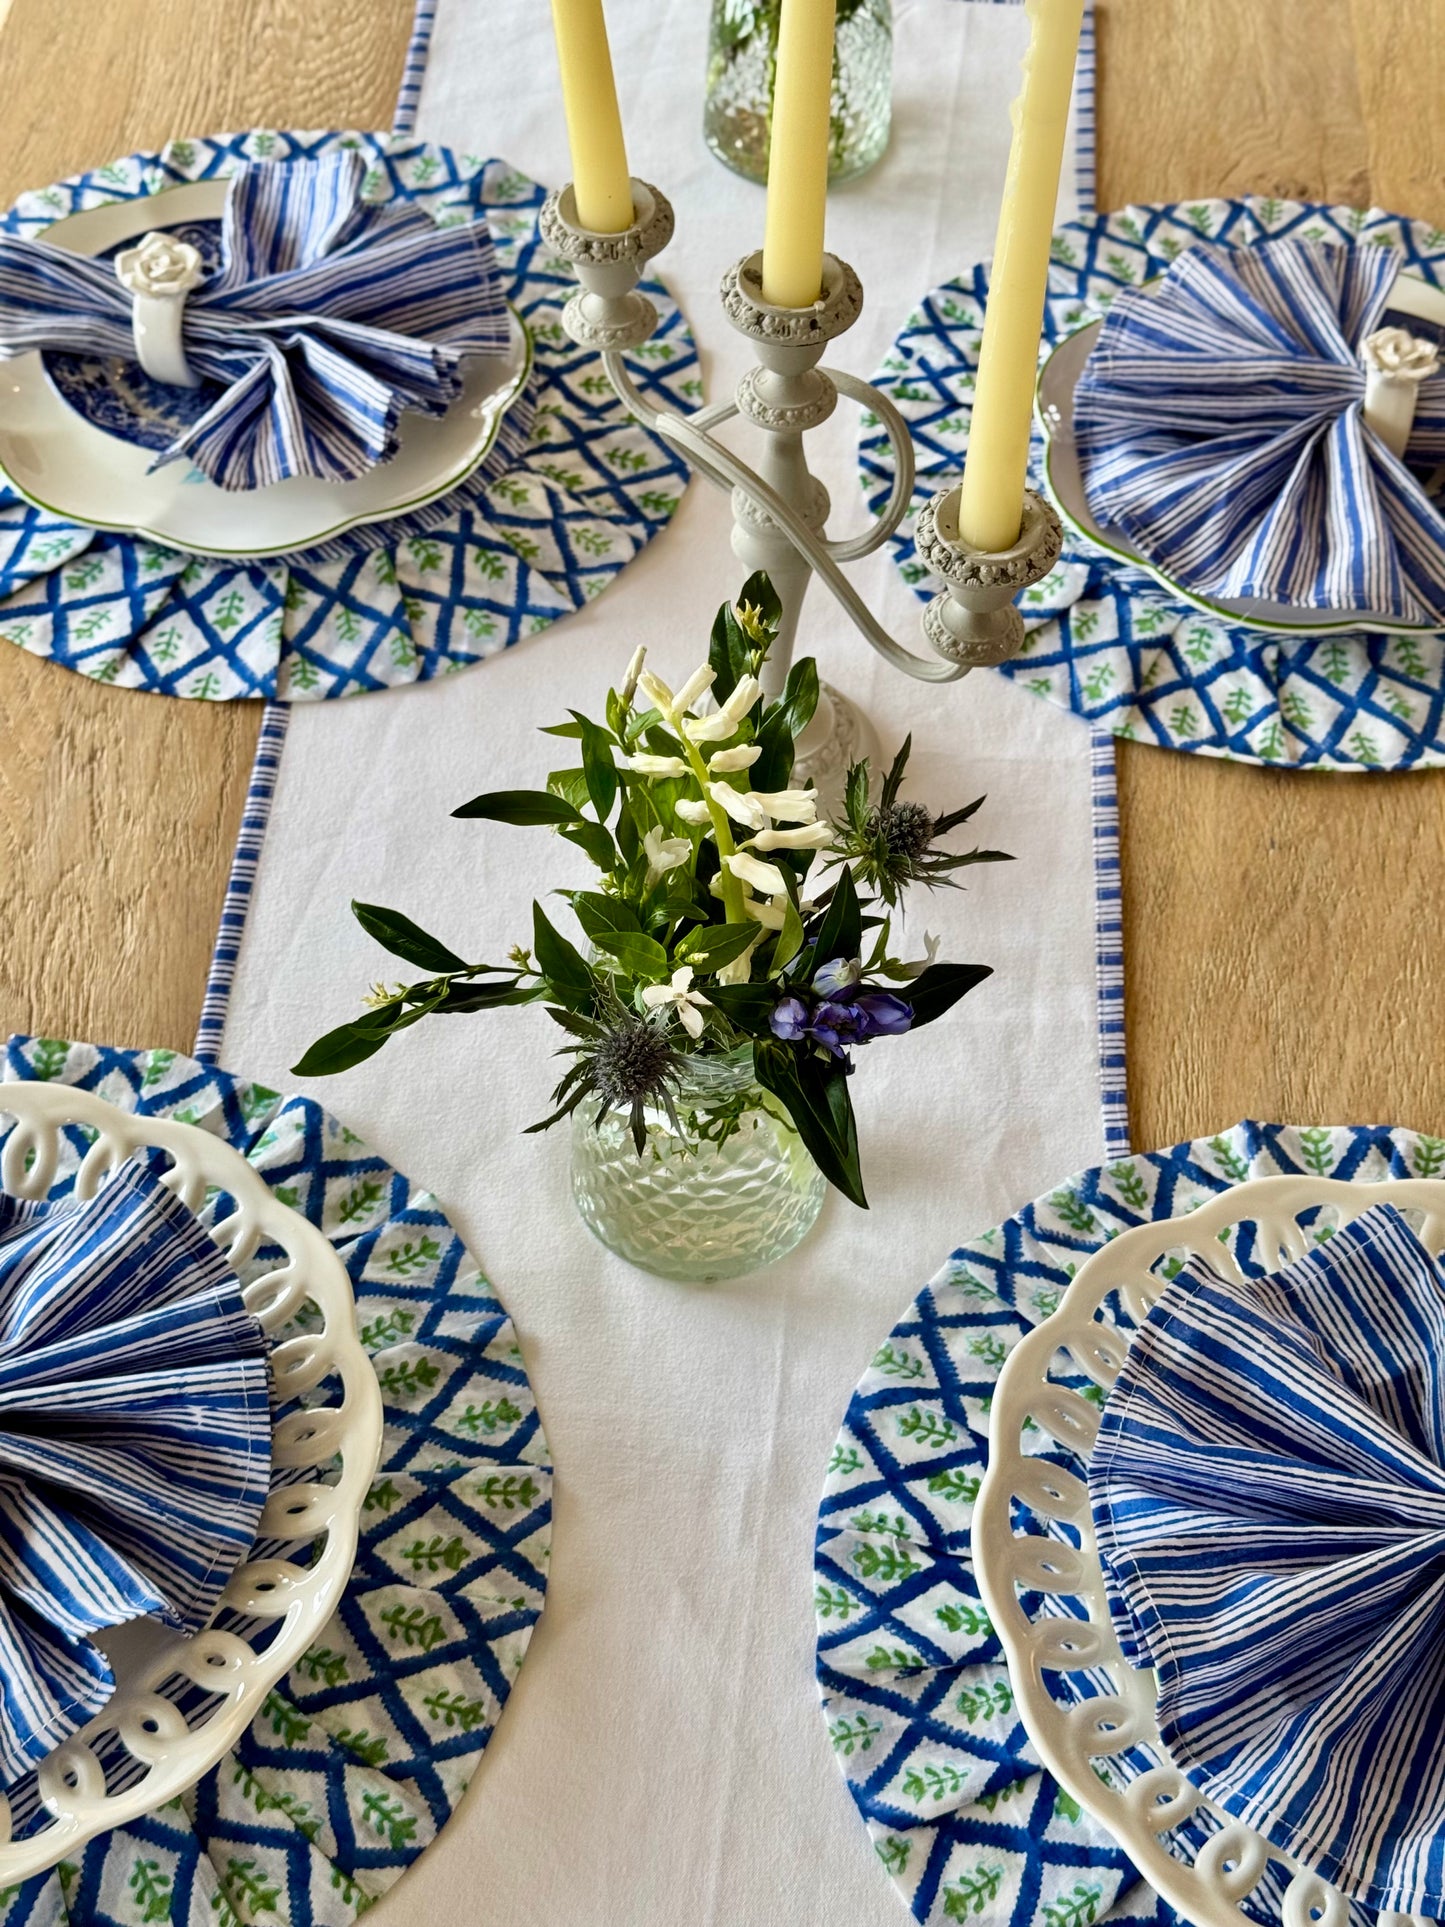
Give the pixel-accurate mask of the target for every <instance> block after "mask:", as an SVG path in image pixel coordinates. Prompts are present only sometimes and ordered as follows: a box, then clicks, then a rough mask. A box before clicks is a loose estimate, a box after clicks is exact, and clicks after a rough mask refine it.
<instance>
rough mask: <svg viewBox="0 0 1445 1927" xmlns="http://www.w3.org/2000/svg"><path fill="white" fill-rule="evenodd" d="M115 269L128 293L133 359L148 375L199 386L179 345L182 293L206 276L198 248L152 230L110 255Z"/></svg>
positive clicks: (184, 385) (183, 310)
mask: <svg viewBox="0 0 1445 1927" xmlns="http://www.w3.org/2000/svg"><path fill="white" fill-rule="evenodd" d="M115 272H116V276H117V278H118V280H119V281H120V284H121V286H122V287H123V288H125V289H126V290H127V292H128V293H129V294H130V296H131V302H132V305H131V330H132V332H133V333H134V335H135V353H136V360H137V361H138V362H139V363H140V365H141V367H142V368H144V369H145V371H146V373H147V374H148V375H149V376H150V378H151V380H152V381H164V382H169V383H170V384H171V386H172V387H175V388H199V387H200V385H201V378H200V376H199V375H198V374H196V373H195V371H194V369H192V367H191V365H190V363H189V362H188V361H187V360H186V351H185V349H184V348H183V347H182V345H181V330H182V328H183V327H184V326H185V318H186V296H187V295H188V294H189V293H190V292H191V290H192V288H198V287H199V286H200V285H201V283H202V281H204V280H205V278H206V271H205V269H204V267H203V266H202V264H201V256H200V252H199V250H198V249H196V248H193V247H192V246H191V244H190V242H189V241H181V240H178V239H177V238H176V236H175V235H173V234H159V233H156V232H155V231H154V230H152V232H151V233H149V234H147V235H145V236H144V237H143V238H142V239H141V240H140V241H138V242H137V243H136V245H135V246H134V247H133V248H126V249H124V250H123V251H122V252H121V253H120V254H118V255H117V256H116V257H115Z"/></svg>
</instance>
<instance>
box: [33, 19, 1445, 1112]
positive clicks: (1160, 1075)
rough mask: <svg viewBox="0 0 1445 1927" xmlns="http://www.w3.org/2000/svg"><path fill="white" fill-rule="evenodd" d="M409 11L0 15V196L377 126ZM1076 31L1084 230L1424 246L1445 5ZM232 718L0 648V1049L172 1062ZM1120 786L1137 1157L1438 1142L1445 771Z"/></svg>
mask: <svg viewBox="0 0 1445 1927" xmlns="http://www.w3.org/2000/svg"><path fill="white" fill-rule="evenodd" d="M642 3H643V0H613V4H614V5H619V6H628V5H633V6H635V5H640V4H642ZM697 3H698V5H700V6H701V5H703V4H705V0H697ZM411 11H412V4H411V0H367V4H366V5H365V6H360V7H358V6H356V5H354V4H343V0H106V4H105V5H103V6H99V5H96V4H95V0H11V4H10V8H9V13H8V17H7V15H6V12H5V0H0V70H3V72H4V73H5V74H6V76H7V78H8V80H9V86H8V88H7V100H6V114H5V117H4V119H3V121H0V200H3V201H4V202H6V203H8V202H9V201H10V200H12V199H13V198H14V196H15V195H16V194H18V193H19V192H20V191H21V190H22V189H24V188H27V187H35V186H38V185H41V184H43V183H44V182H46V181H49V180H52V179H55V178H57V177H58V176H60V175H62V174H66V173H70V172H73V171H75V170H77V169H79V168H82V167H87V166H93V165H95V164H96V163H98V162H101V161H104V160H107V159H109V158H111V157H112V156H113V155H116V154H123V153H126V152H128V151H130V150H131V149H133V148H137V147H143V146H146V145H148V144H150V145H159V144H160V143H161V141H162V140H164V139H165V138H166V137H167V136H168V135H171V134H174V133H176V132H177V131H185V130H193V129H202V130H205V129H212V128H226V127H237V126H243V125H244V126H252V125H260V124H266V123H270V124H273V125H279V126H293V127H306V126H338V125H347V124H349V125H353V126H360V127H380V126H385V125H387V124H388V122H389V119H390V115H391V109H392V105H393V102H394V100H395V96H396V89H397V82H398V79H399V76H400V73H401V66H402V57H403V53H404V50H405V47H406V40H407V33H408V28H409V25H410V16H411ZM1098 14H1099V57H1100V74H1099V95H1100V110H1101V111H1100V176H1099V198H1100V204H1101V205H1103V206H1107V207H1114V206H1120V205H1122V204H1124V203H1125V202H1127V201H1130V200H1141V201H1142V200H1169V199H1181V198H1185V197H1189V196H1200V195H1209V194H1225V193H1245V192H1258V193H1276V194H1281V195H1303V196H1314V197H1323V198H1328V199H1331V200H1340V201H1349V202H1354V203H1358V204H1363V203H1367V202H1370V201H1374V202H1377V203H1379V204H1380V205H1382V206H1385V207H1389V208H1394V209H1397V210H1400V211H1402V212H1408V213H1410V214H1415V215H1420V216H1424V217H1426V218H1430V219H1433V220H1434V221H1436V222H1439V223H1441V224H1442V225H1445V123H1442V116H1441V113H1440V101H1441V84H1442V79H1445V8H1442V7H1441V6H1440V4H1439V0H1273V3H1272V4H1270V5H1268V6H1262V5H1260V4H1259V0H1098ZM259 722H260V707H259V705H257V704H245V703H236V704H217V705H215V706H214V707H212V706H208V705H206V704H204V703H196V702H174V701H170V700H167V699H164V698H160V697H155V696H143V695H138V694H136V693H134V692H132V691H126V690H117V689H111V688H108V687H106V686H104V685H100V684H96V683H91V682H87V681H86V680H85V679H84V678H83V677H80V676H76V675H73V674H72V673H70V672H69V671H68V670H63V669H59V668H57V667H55V666H54V665H53V664H51V663H47V662H44V661H40V660H37V659H36V658H35V657H33V656H29V655H26V654H25V653H24V652H23V651H22V650H20V649H18V648H10V647H0V879H3V882H0V908H3V912H4V920H5V924H6V926H7V929H6V934H5V938H4V941H3V943H0V1023H3V1024H4V1026H5V1027H6V1028H7V1029H12V1030H26V1031H34V1032H39V1033H41V1034H44V1035H49V1036H59V1037H70V1038H90V1039H95V1040H96V1041H103V1042H106V1043H116V1044H129V1045H167V1046H170V1047H172V1048H178V1049H188V1048H189V1046H190V1044H191V1042H192V1039H193V1037H194V1035H195V1028H196V1020H197V1016H198V1014H199V1011H200V1004H201V993H202V989H203V986H204V982H205V975H206V965H207V961H208V958H209V955H210V948H211V942H212V938H213V936H214V933H215V928H216V922H217V918H218V915H219V912H220V907H221V899H222V895H223V892H224V889H225V881H226V872H227V867H228V864H229V861H230V854H231V848H232V844H233V842H234V839H235V834H236V829H237V825H238V823H239V820H240V814H241V805H242V801H243V798H244V795H245V789H246V779H247V774H248V772H249V769H250V763H251V755H252V751H253V748H254V745H255V739H256V731H257V728H258V726H259ZM1120 791H1121V796H1120V801H1121V807H1122V819H1123V837H1122V841H1123V851H1124V903H1125V935H1126V947H1127V949H1126V954H1127V965H1128V993H1127V997H1128V1001H1127V1011H1128V1048H1129V1062H1130V1075H1129V1083H1130V1113H1131V1121H1132V1128H1133V1137H1134V1142H1135V1143H1136V1144H1138V1145H1140V1146H1141V1147H1148V1146H1154V1145H1160V1144H1166V1143H1171V1142H1173V1141H1174V1140H1175V1139H1178V1138H1184V1137H1192V1136H1197V1135H1199V1134H1200V1133H1202V1132H1211V1131H1214V1130H1216V1129H1218V1128H1220V1127H1222V1126H1224V1125H1227V1124H1230V1123H1233V1122H1234V1121H1236V1120H1237V1119H1238V1118H1240V1117H1243V1116H1246V1115H1248V1116H1254V1117H1267V1118H1271V1119H1283V1120H1290V1121H1297V1122H1311V1123H1351V1124H1363V1123H1372V1122H1377V1121H1388V1122H1391V1123H1399V1124H1406V1125H1411V1126H1414V1127H1415V1128H1417V1129H1421V1130H1426V1131H1431V1132H1434V1133H1437V1134H1439V1135H1445V1081H1442V1079H1441V1078H1440V1077H1439V1076H1438V1075H1437V1073H1436V1066H1435V1062H1434V1058H1433V1049H1434V1046H1435V1042H1436V1036H1437V1033H1436V1031H1435V1028H1434V1026H1435V1023H1436V1021H1438V1019H1437V1012H1438V1009H1439V1006H1438V1005H1437V1003H1436V998H1437V997H1438V996H1439V995H1440V994H1441V991H1442V989H1445V927H1442V922H1445V920H1442V916H1441V901H1442V900H1441V897H1439V896H1437V894H1436V893H1437V891H1438V890H1439V889H1440V879H1441V877H1442V875H1445V772H1441V773H1427V774H1418V775H1410V776H1377V777H1370V776H1360V775H1356V776H1330V775H1308V776H1301V775H1298V774H1290V773H1287V772H1280V771H1267V770H1257V769H1250V768H1244V767H1241V766H1239V765H1236V764H1231V763H1223V762H1218V761H1214V760H1211V759H1206V758H1203V757H1192V756H1182V755H1177V754H1173V753H1169V752H1165V751H1162V750H1157V749H1151V748H1147V747H1144V746H1141V745H1137V744H1132V743H1128V744H1124V745H1122V746H1121V755H1120Z"/></svg>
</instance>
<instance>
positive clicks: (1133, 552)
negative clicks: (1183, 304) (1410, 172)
mask: <svg viewBox="0 0 1445 1927" xmlns="http://www.w3.org/2000/svg"><path fill="white" fill-rule="evenodd" d="M1157 279H1158V277H1156V280H1157ZM1405 282H1412V283H1418V286H1419V287H1420V288H1422V289H1426V290H1428V291H1429V292H1430V293H1432V294H1435V295H1436V296H1437V297H1438V290H1435V289H1431V288H1430V284H1429V283H1428V282H1426V281H1424V280H1422V279H1420V277H1418V276H1415V275H1402V276H1401V277H1400V282H1399V283H1397V284H1396V285H1397V286H1400V285H1401V284H1403V283H1405ZM1143 285H1144V286H1146V287H1147V286H1149V285H1150V284H1149V283H1147V282H1146V283H1144V284H1143ZM1103 326H1104V324H1103V322H1102V321H1091V322H1089V323H1088V324H1087V326H1085V327H1083V328H1080V329H1079V330H1078V331H1077V333H1075V334H1072V335H1069V336H1067V337H1066V339H1065V340H1063V341H1061V342H1060V343H1059V344H1058V346H1057V347H1056V348H1055V349H1054V350H1053V351H1052V353H1051V354H1050V355H1049V356H1048V358H1047V360H1045V362H1044V363H1043V365H1042V366H1041V368H1040V369H1039V379H1038V386H1037V389H1036V391H1035V396H1034V413H1035V414H1036V415H1037V417H1038V421H1039V426H1040V427H1041V428H1042V429H1043V432H1044V458H1043V471H1044V487H1045V488H1046V489H1047V491H1048V493H1049V496H1050V498H1051V500H1052V501H1053V504H1054V506H1055V508H1057V510H1058V511H1059V514H1060V515H1061V516H1063V518H1064V520H1065V522H1067V523H1068V525H1069V527H1070V528H1071V529H1072V530H1073V531H1074V533H1075V534H1076V535H1082V536H1083V537H1084V538H1085V540H1086V541H1089V542H1092V543H1093V544H1094V545H1095V547H1097V548H1100V549H1103V550H1104V551H1105V552H1106V553H1107V554H1109V555H1112V556H1113V557H1114V558H1115V560H1116V561H1119V562H1126V563H1128V564H1129V565H1130V566H1131V567H1132V568H1136V569H1142V570H1143V572H1144V573H1145V575H1147V576H1151V577H1152V578H1153V580H1154V581H1155V582H1157V583H1158V584H1159V586H1160V588H1161V589H1167V590H1168V591H1169V593H1170V594H1171V595H1173V596H1177V597H1178V598H1179V600H1180V601H1181V602H1183V603H1186V604H1187V605H1188V606H1189V607H1190V608H1191V609H1198V610H1199V612H1200V613H1201V614H1202V615H1207V616H1218V617H1220V618H1221V619H1222V620H1223V621H1225V622H1231V623H1233V624H1234V625H1235V626H1236V627H1237V628H1240V629H1253V630H1257V631H1259V632H1260V633H1261V634H1265V635H1288V636H1338V635H1349V634H1353V633H1355V632H1356V631H1359V630H1366V631H1375V632H1379V633H1382V634H1389V635H1414V636H1438V635H1445V625H1437V624H1434V623H1428V622H1403V621H1402V620H1401V619H1400V618H1399V617H1398V616H1390V615H1376V614H1374V613H1372V612H1371V611H1369V610H1359V611H1355V610H1339V611H1335V612H1333V613H1332V612H1330V611H1329V610H1321V609H1309V610H1304V609H1299V608H1296V607H1294V606H1293V605H1292V604H1289V603H1284V602H1264V601H1262V600H1260V599H1259V598H1258V597H1256V596H1241V597H1237V598H1228V597H1221V596H1209V595H1205V594H1203V593H1202V592H1201V591H1200V590H1198V589H1190V588H1187V587H1186V586H1185V584H1184V583H1182V582H1181V581H1180V580H1179V579H1178V577H1177V576H1172V575H1170V574H1169V573H1168V571H1167V570H1165V569H1162V568H1160V567H1158V566H1157V564H1155V563H1153V562H1151V561H1150V559H1149V558H1148V556H1146V555H1141V554H1140V552H1139V551H1138V550H1137V549H1136V548H1134V546H1133V545H1132V544H1131V542H1130V541H1129V538H1128V537H1127V536H1126V535H1124V534H1123V533H1122V531H1121V530H1119V529H1116V528H1112V527H1108V528H1106V527H1105V526H1104V525H1103V524H1102V523H1100V522H1097V521H1096V520H1095V519H1094V516H1093V513H1092V511H1091V510H1090V508H1089V502H1088V498H1087V496H1086V495H1085V493H1084V478H1083V473H1082V470H1081V468H1080V465H1079V450H1078V444H1077V443H1076V442H1075V440H1074V390H1075V388H1076V387H1077V386H1078V381H1079V377H1080V375H1081V374H1082V373H1083V372H1084V363H1085V362H1086V361H1087V360H1088V359H1089V355H1090V353H1091V352H1092V350H1093V347H1094V343H1095V342H1096V341H1097V340H1098V338H1099V332H1100V330H1101V329H1102V328H1103Z"/></svg>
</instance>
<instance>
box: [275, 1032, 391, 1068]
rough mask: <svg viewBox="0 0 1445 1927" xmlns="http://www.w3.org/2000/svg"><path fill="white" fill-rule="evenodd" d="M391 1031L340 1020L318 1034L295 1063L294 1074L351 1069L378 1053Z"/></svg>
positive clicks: (293, 1066)
mask: <svg viewBox="0 0 1445 1927" xmlns="http://www.w3.org/2000/svg"><path fill="white" fill-rule="evenodd" d="M390 1035H391V1031H390V1029H387V1030H368V1029H366V1028H365V1026H364V1025H363V1024H362V1023H360V1022H357V1023H352V1024H338V1025H337V1026H336V1029H335V1030H329V1031H327V1033H326V1035H325V1036H324V1037H318V1038H317V1040H316V1042H315V1043H314V1044H313V1045H312V1046H311V1048H310V1049H309V1050H308V1051H306V1052H305V1053H304V1055H303V1056H301V1057H300V1058H298V1059H297V1061H296V1062H295V1063H294V1064H293V1065H292V1066H291V1075H292V1076H293V1077H331V1076H333V1075H334V1074H335V1073H336V1072H337V1071H349V1070H350V1069H351V1067H352V1065H353V1064H363V1063H365V1061H366V1059H367V1058H368V1057H374V1056H375V1055H376V1053H377V1052H378V1051H379V1050H380V1049H381V1047H382V1045H383V1044H384V1043H385V1042H386V1040H387V1038H388V1037H389V1036H390Z"/></svg>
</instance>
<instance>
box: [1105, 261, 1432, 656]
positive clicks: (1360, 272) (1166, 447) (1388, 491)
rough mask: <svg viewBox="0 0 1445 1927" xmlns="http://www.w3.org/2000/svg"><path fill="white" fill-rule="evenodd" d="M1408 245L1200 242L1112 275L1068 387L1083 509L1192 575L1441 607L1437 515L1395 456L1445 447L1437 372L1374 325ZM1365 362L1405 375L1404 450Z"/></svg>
mask: <svg viewBox="0 0 1445 1927" xmlns="http://www.w3.org/2000/svg"><path fill="white" fill-rule="evenodd" d="M1404 263H1405V256H1404V255H1403V253H1402V252H1401V251H1400V250H1399V249H1397V248H1391V247H1357V248H1351V247H1346V246H1344V245H1339V244H1335V245H1332V244H1326V243H1318V244H1317V243H1313V242H1308V241H1295V240H1278V241H1269V242H1264V243H1263V244H1261V245H1260V246H1259V247H1251V248H1229V247H1224V246H1221V245H1219V244H1216V243H1201V244H1200V245H1199V246H1197V247H1192V248H1187V249H1186V250H1185V251H1184V252H1183V253H1182V254H1180V255H1179V257H1178V258H1177V259H1176V260H1175V261H1174V262H1173V263H1172V264H1171V265H1170V267H1169V269H1168V270H1167V272H1166V273H1165V274H1164V275H1163V277H1162V278H1161V279H1160V280H1159V281H1158V282H1156V283H1154V284H1152V285H1150V286H1149V287H1145V288H1128V289H1125V290H1124V292H1123V293H1121V294H1120V295H1119V296H1118V298H1117V299H1116V301H1115V302H1114V305H1113V307H1112V309H1111V310H1110V312H1109V315H1108V318H1107V319H1106V320H1105V322H1104V325H1103V328H1102V329H1101V331H1100V334H1099V339H1098V341H1097V343H1096V344H1095V347H1094V349H1093V352H1092V353H1091V354H1090V356H1089V359H1088V362H1087V363H1086V364H1085V367H1084V371H1083V374H1082V375H1081V376H1080V379H1079V382H1078V385H1077V387H1076V389H1075V394H1074V434H1075V438H1076V442H1077V446H1078V451H1079V460H1080V465H1081V469H1082V473H1083V481H1084V492H1085V494H1086V496H1087V497H1088V501H1089V507H1090V509H1091V510H1092V511H1093V513H1094V515H1095V516H1096V517H1097V518H1098V520H1099V521H1100V522H1101V523H1103V524H1105V525H1112V526H1113V527H1114V528H1117V529H1120V530H1122V531H1123V533H1124V534H1125V535H1126V536H1127V537H1128V538H1129V540H1130V541H1131V542H1132V543H1133V544H1134V546H1135V548H1136V549H1137V550H1138V551H1139V553H1140V554H1141V555H1142V556H1143V557H1144V558H1145V559H1146V560H1148V561H1150V562H1152V563H1154V564H1156V565H1157V566H1158V567H1159V568H1161V569H1163V570H1165V571H1167V572H1168V573H1169V574H1170V575H1172V576H1173V577H1174V578H1175V579H1176V580H1177V581H1179V582H1180V583H1182V584H1183V585H1184V586H1185V587H1186V588H1189V589H1193V590H1195V591H1199V592H1205V593H1209V594H1213V595H1219V596H1229V597H1258V598H1260V599H1262V600H1264V601H1268V602H1276V603H1284V604H1288V605H1291V606H1293V607H1296V608H1305V609H1334V610H1346V611H1349V610H1357V611H1364V612H1369V613H1372V614H1377V615H1388V616H1393V617H1396V618H1398V619H1399V620H1401V621H1411V622H1421V623H1426V622H1441V621H1445V515H1442V512H1441V509H1440V507H1439V506H1437V504H1436V503H1435V502H1434V501H1432V500H1431V498H1430V496H1429V495H1428V494H1427V493H1426V491H1425V488H1424V487H1423V486H1422V484H1421V482H1420V481H1419V480H1418V479H1417V477H1416V475H1415V474H1414V473H1412V470H1411V467H1410V465H1409V464H1410V463H1414V464H1416V465H1419V466H1421V467H1422V468H1424V469H1427V470H1433V469H1434V467H1435V466H1436V465H1437V464H1438V463H1439V462H1440V461H1441V460H1442V459H1445V374H1441V373H1438V372H1436V373H1429V372H1427V371H1428V370H1430V369H1432V368H1434V366H1435V357H1434V356H1433V354H1432V353H1431V351H1430V347H1429V344H1423V345H1422V344H1411V345H1412V346H1414V347H1416V348H1418V349H1419V352H1417V353H1413V354H1410V355H1407V356H1406V357H1405V359H1404V360H1403V361H1402V360H1401V358H1400V355H1399V352H1398V350H1399V348H1400V346H1401V343H1400V341H1399V340H1398V339H1396V338H1395V337H1396V335H1397V333H1398V331H1397V330H1394V329H1386V328H1384V327H1383V323H1384V321H1385V318H1386V311H1387V309H1388V307H1389V300H1390V294H1391V291H1392V289H1393V287H1394V284H1395V281H1396V279H1397V277H1398V275H1399V272H1400V269H1401V267H1402V266H1403V265H1404ZM1386 336H1388V337H1389V339H1384V337H1386ZM1372 338H1373V339H1374V341H1375V342H1376V343H1377V344H1381V346H1382V348H1383V354H1379V353H1376V352H1375V351H1374V349H1372V347H1371V345H1370V344H1371V341H1372ZM1372 370H1373V371H1374V375H1375V376H1376V377H1380V376H1383V377H1385V378H1386V379H1389V380H1394V381H1405V382H1409V383H1411V384H1412V386H1414V387H1415V388H1416V389H1417V400H1416V404H1415V415H1414V421H1413V427H1412V429H1411V431H1410V439H1409V441H1408V443H1407V445H1406V448H1405V456H1406V458H1407V459H1402V458H1401V457H1400V456H1399V455H1397V454H1395V453H1394V452H1393V450H1392V449H1391V448H1390V447H1389V446H1388V445H1387V443H1386V441H1385V440H1384V439H1383V438H1382V435H1381V434H1380V433H1377V432H1376V430H1375V429H1374V428H1373V427H1372V426H1371V425H1370V423H1369V421H1367V420H1366V419H1365V397H1366V388H1367V385H1368V384H1369V382H1370V380H1371V378H1372V375H1371V371H1372Z"/></svg>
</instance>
